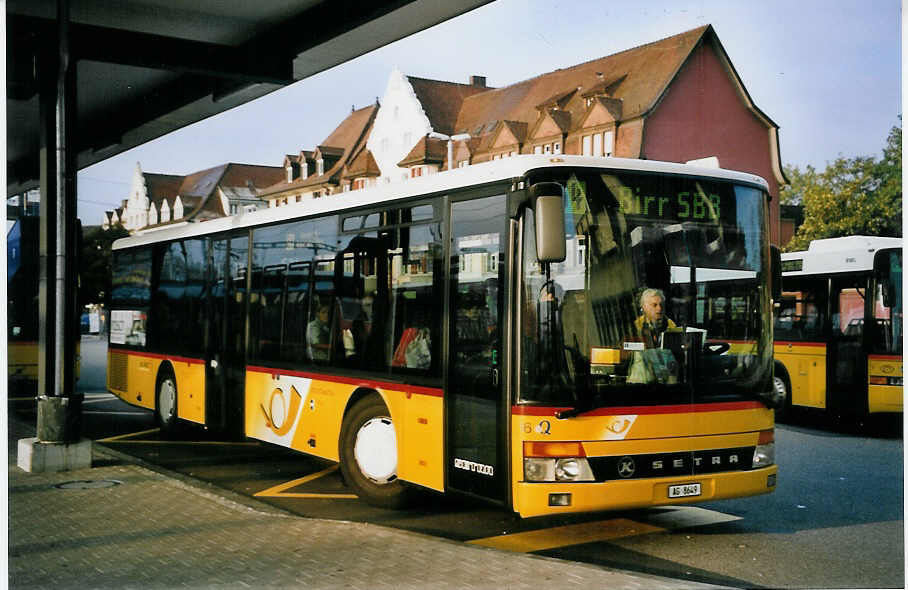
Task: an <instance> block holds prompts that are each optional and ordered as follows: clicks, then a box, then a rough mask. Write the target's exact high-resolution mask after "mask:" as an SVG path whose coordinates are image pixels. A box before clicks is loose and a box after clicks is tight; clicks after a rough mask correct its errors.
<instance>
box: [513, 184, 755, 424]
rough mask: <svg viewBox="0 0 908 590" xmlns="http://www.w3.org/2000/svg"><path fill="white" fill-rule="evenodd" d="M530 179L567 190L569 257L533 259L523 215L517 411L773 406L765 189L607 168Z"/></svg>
mask: <svg viewBox="0 0 908 590" xmlns="http://www.w3.org/2000/svg"><path fill="white" fill-rule="evenodd" d="M530 181H531V182H532V183H538V182H557V183H559V184H560V185H561V186H562V187H563V191H564V196H565V199H564V201H565V226H566V233H567V256H566V259H565V260H564V262H561V263H546V264H540V263H539V262H538V261H537V258H536V252H535V244H534V233H535V232H534V231H533V227H534V225H533V223H534V220H533V213H532V211H528V212H527V215H526V218H525V219H526V221H525V223H524V227H523V234H522V235H523V246H524V249H523V251H524V256H523V261H522V265H523V272H522V277H523V279H522V286H521V298H522V299H521V318H520V322H521V327H522V329H521V335H522V337H521V345H520V368H521V371H520V377H519V381H520V383H519V401H520V402H522V403H542V404H551V405H569V406H572V407H574V408H576V409H583V408H593V407H604V406H613V407H614V406H626V405H635V406H636V405H654V404H674V403H694V402H697V403H699V402H703V401H720V400H722V399H729V400H735V399H741V398H744V397H747V398H754V397H756V398H760V399H763V398H764V396H767V397H766V399H768V396H769V392H770V391H771V382H772V381H771V380H772V332H771V313H770V300H769V294H768V292H767V289H766V288H765V287H764V286H763V283H764V282H765V281H763V278H764V277H766V276H767V274H766V273H768V272H769V264H770V262H769V253H768V249H767V247H766V246H765V240H764V233H765V232H766V228H767V220H766V215H767V213H766V211H767V209H766V195H765V192H764V191H762V190H761V189H759V188H757V187H753V186H748V185H741V184H733V183H730V182H727V181H720V180H716V179H709V180H706V179H698V178H693V177H683V176H663V175H659V176H657V175H648V174H641V173H621V172H611V171H610V172H608V173H589V172H582V171H570V170H568V171H564V172H556V173H555V174H554V175H553V173H552V171H548V172H547V173H546V174H541V173H540V174H536V175H532V174H531V175H530ZM644 308H646V310H645V309H644ZM655 308H661V309H659V310H657V311H654V309H655ZM660 311H661V314H660V313H659V312H660Z"/></svg>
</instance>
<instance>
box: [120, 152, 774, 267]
mask: <svg viewBox="0 0 908 590" xmlns="http://www.w3.org/2000/svg"><path fill="white" fill-rule="evenodd" d="M563 167H578V168H601V169H606V170H608V169H612V170H616V171H628V172H649V173H657V174H677V175H680V176H699V177H704V178H716V179H721V180H728V181H732V182H740V183H743V184H751V185H756V186H759V187H760V188H762V189H763V190H764V191H767V192H768V191H769V185H768V184H767V182H766V181H765V180H764V179H763V178H761V177H759V176H756V175H754V174H749V173H746V172H735V171H732V170H725V169H722V168H704V167H698V166H693V165H689V164H678V163H674V162H657V161H654V160H637V159H628V158H604V157H593V156H569V155H551V154H548V155H546V154H541V155H537V154H526V155H519V156H513V157H510V158H502V159H500V160H494V161H491V162H483V163H481V164H474V165H471V166H466V167H464V168H456V169H454V170H451V171H445V172H439V173H437V174H430V175H428V176H423V177H419V178H414V179H410V180H408V181H406V182H398V183H389V184H383V185H380V186H376V187H370V188H367V189H363V190H358V191H354V192H345V193H335V194H333V195H331V196H329V197H327V198H321V199H317V200H307V201H303V202H300V203H290V204H288V205H285V206H281V207H273V208H268V209H259V210H257V211H254V212H249V213H240V214H237V215H232V216H230V217H223V218H218V219H213V220H209V221H203V222H199V223H190V222H182V223H174V224H170V225H166V226H162V227H159V228H152V229H146V230H139V231H138V232H136V234H134V235H132V236H129V237H126V238H121V239H119V240H117V241H116V242H114V245H113V247H114V249H115V250H116V249H120V248H128V247H132V246H140V245H143V244H151V243H155V242H160V241H165V240H172V239H179V238H184V237H192V236H199V235H206V234H214V233H220V232H224V231H228V230H231V229H238V228H243V227H250V226H255V225H260V224H267V223H273V222H278V221H284V220H287V219H294V218H298V217H299V218H303V217H310V216H313V215H322V214H329V213H333V212H340V211H346V210H349V209H356V208H359V207H365V206H369V205H378V204H383V203H393V202H395V201H398V200H402V199H408V198H414V197H419V196H420V195H427V196H428V195H433V194H438V193H444V192H445V191H449V190H454V189H457V188H461V187H468V186H478V185H483V184H489V183H494V182H501V181H507V180H511V179H515V178H520V177H522V176H524V175H526V174H527V173H528V172H530V171H531V170H538V169H542V168H563Z"/></svg>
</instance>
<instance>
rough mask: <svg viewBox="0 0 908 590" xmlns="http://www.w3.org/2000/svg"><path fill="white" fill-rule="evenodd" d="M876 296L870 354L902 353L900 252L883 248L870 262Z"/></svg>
mask: <svg viewBox="0 0 908 590" xmlns="http://www.w3.org/2000/svg"><path fill="white" fill-rule="evenodd" d="M874 274H875V275H876V279H877V280H876V293H875V297H874V301H873V319H874V328H875V333H874V334H873V336H872V337H871V338H870V351H871V352H872V353H878V354H899V355H900V354H902V251H901V249H886V250H881V251H879V252H877V254H876V257H875V260H874Z"/></svg>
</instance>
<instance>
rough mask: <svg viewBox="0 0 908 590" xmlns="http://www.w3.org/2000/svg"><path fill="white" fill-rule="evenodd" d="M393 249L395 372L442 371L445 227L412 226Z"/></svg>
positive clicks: (392, 364)
mask: <svg viewBox="0 0 908 590" xmlns="http://www.w3.org/2000/svg"><path fill="white" fill-rule="evenodd" d="M400 232H401V234H404V232H407V234H408V235H404V236H403V237H402V239H401V240H400V243H401V244H402V245H403V247H402V248H399V249H397V250H395V251H392V252H389V254H391V256H390V268H391V272H392V277H391V285H392V301H393V304H394V316H393V317H394V326H393V327H394V334H393V338H392V342H393V343H394V350H393V354H392V358H391V367H392V370H394V371H402V372H407V373H417V374H428V373H431V374H438V372H439V367H440V363H439V350H440V344H441V342H440V340H441V337H440V331H439V326H440V321H441V302H440V301H439V299H438V297H437V295H436V294H437V293H441V292H442V290H441V287H440V284H441V282H442V278H441V276H440V269H441V268H442V265H441V252H442V244H441V228H440V226H439V225H438V224H430V225H419V226H411V227H405V228H401V229H400Z"/></svg>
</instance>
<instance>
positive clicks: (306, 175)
mask: <svg viewBox="0 0 908 590" xmlns="http://www.w3.org/2000/svg"><path fill="white" fill-rule="evenodd" d="M302 171H303V172H302V175H303V180H305V179H307V178H309V164H308V163H307V162H303V168H302Z"/></svg>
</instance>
